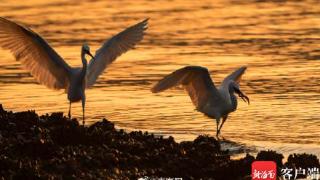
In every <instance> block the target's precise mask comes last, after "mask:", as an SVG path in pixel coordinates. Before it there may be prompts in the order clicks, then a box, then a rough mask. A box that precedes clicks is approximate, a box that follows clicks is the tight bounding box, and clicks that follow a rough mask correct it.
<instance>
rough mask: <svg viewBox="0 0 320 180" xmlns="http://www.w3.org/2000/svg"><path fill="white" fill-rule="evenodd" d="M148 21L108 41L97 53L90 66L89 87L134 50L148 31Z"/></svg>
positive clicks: (88, 73) (88, 74)
mask: <svg viewBox="0 0 320 180" xmlns="http://www.w3.org/2000/svg"><path fill="white" fill-rule="evenodd" d="M147 25H148V19H145V20H144V21H142V22H140V23H138V24H136V25H133V26H131V27H129V28H127V29H126V30H124V31H122V32H120V33H119V34H117V35H115V36H113V37H112V38H111V39H109V40H108V41H106V42H105V43H104V44H103V46H102V47H101V48H100V49H99V50H98V51H97V52H96V55H95V58H94V59H92V60H91V61H90V63H89V66H88V72H87V87H91V86H93V85H94V83H95V82H96V80H97V79H98V77H99V75H100V74H102V72H103V71H104V70H105V68H106V67H107V66H108V65H109V64H111V63H112V62H113V61H114V60H115V59H116V58H117V57H118V56H120V55H121V54H123V53H125V52H127V51H128V50H130V49H132V48H133V47H134V46H135V45H136V44H137V43H138V42H140V41H141V40H142V38H143V35H144V31H145V30H146V29H147Z"/></svg>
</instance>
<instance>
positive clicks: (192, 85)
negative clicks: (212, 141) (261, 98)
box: [151, 66, 250, 137]
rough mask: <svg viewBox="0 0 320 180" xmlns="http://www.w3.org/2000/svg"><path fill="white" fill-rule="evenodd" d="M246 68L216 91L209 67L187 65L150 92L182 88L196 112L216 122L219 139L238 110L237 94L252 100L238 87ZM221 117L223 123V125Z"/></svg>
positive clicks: (233, 75) (234, 73)
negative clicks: (178, 86)
mask: <svg viewBox="0 0 320 180" xmlns="http://www.w3.org/2000/svg"><path fill="white" fill-rule="evenodd" d="M246 69H247V68H246V67H241V68H239V69H237V70H236V71H234V72H233V73H231V74H230V75H229V76H227V77H226V78H225V79H224V80H223V82H222V83H221V85H220V87H218V88H217V87H216V86H215V84H214V82H213V81H212V80H211V78H210V74H209V71H208V69H207V68H204V67H201V66H186V67H184V68H181V69H178V70H176V71H174V72H173V73H171V74H169V75H167V76H165V77H164V78H163V79H162V80H160V81H159V82H158V83H157V84H156V85H155V86H154V87H153V88H152V89H151V91H152V92H153V93H158V92H161V91H164V90H166V89H169V88H171V87H174V86H177V85H183V86H184V87H185V89H186V90H187V92H188V94H189V96H190V98H191V100H192V102H193V104H194V105H195V106H196V109H197V110H198V111H200V112H202V113H204V114H205V115H207V116H208V117H210V118H214V119H215V120H216V123H217V129H216V136H217V137H218V136H219V133H220V131H221V128H222V126H223V124H224V122H225V121H226V120H227V118H228V114H229V113H231V112H233V111H235V110H236V109H237V106H238V102H237V97H236V96H235V93H236V94H238V96H239V97H240V98H242V100H243V101H245V102H247V103H248V104H249V103H250V101H249V98H248V97H247V96H246V95H245V94H244V93H243V92H242V91H241V90H240V88H239V82H240V79H241V76H242V75H243V74H244V72H245V71H246ZM221 118H222V123H221V124H220V119H221ZM219 124H220V127H219Z"/></svg>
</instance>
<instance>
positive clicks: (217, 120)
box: [216, 118, 220, 139]
mask: <svg viewBox="0 0 320 180" xmlns="http://www.w3.org/2000/svg"><path fill="white" fill-rule="evenodd" d="M216 122H217V130H216V132H217V134H216V137H217V138H218V139H219V137H218V135H219V129H218V127H219V123H220V118H217V119H216Z"/></svg>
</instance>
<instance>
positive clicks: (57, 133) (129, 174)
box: [0, 105, 319, 179]
mask: <svg viewBox="0 0 320 180" xmlns="http://www.w3.org/2000/svg"><path fill="white" fill-rule="evenodd" d="M282 158H283V156H282V155H281V154H277V153H276V152H271V151H270V152H269V151H266V152H260V153H259V154H258V155H257V159H261V160H275V161H276V162H277V163H281V166H282V162H281V160H282ZM254 160H255V157H253V156H251V155H247V156H246V157H245V158H242V159H239V160H231V159H230V155H229V154H228V151H222V150H221V149H220V145H219V142H218V141H216V140H215V139H214V138H213V137H209V136H199V137H198V138H196V139H195V140H194V141H186V142H181V143H177V142H175V141H174V139H173V138H172V137H169V138H163V137H156V136H154V135H153V134H149V133H147V132H141V131H133V132H129V133H127V132H125V131H123V130H116V129H115V128H114V124H113V123H111V122H110V121H108V120H106V119H103V120H102V121H101V122H97V123H95V124H93V125H91V126H90V127H83V126H81V125H79V124H78V122H77V121H76V120H75V119H73V120H69V119H68V118H66V117H64V116H63V114H62V113H53V114H51V115H48V114H47V115H42V116H39V115H37V114H36V113H35V112H34V111H26V112H17V113H13V112H8V111H5V110H4V109H3V108H2V106H1V105H0V178H4V179H79V178H80V179H138V178H139V177H145V176H148V177H167V178H168V177H181V178H184V179H200V178H203V179H210V178H212V179H244V178H245V177H247V178H248V175H249V174H250V171H251V163H252V162H253V161H254ZM287 163H288V166H299V167H300V166H301V167H307V166H311V165H312V166H319V159H317V157H315V156H312V155H307V154H305V155H292V156H289V160H288V162H287Z"/></svg>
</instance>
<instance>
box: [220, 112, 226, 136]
mask: <svg viewBox="0 0 320 180" xmlns="http://www.w3.org/2000/svg"><path fill="white" fill-rule="evenodd" d="M227 118H228V116H224V117H223V118H222V122H221V125H220V127H219V129H218V135H219V134H220V131H221V128H222V126H223V124H224V122H226V120H227Z"/></svg>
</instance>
